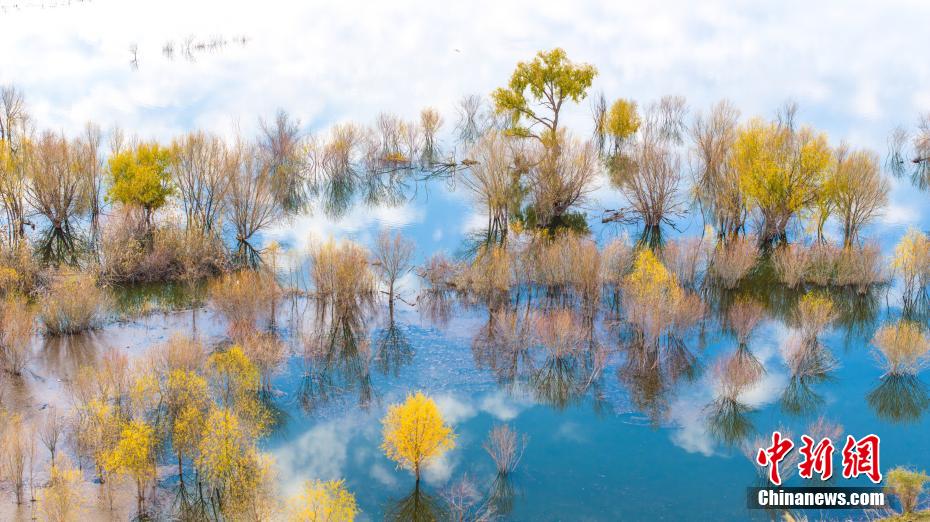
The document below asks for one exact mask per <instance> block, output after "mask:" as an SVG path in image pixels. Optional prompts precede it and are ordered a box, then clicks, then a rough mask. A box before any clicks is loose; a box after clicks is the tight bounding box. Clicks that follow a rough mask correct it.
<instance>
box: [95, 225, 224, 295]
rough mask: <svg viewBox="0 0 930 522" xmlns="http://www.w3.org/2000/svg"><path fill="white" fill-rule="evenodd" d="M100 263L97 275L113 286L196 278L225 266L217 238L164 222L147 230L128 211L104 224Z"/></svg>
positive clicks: (199, 230)
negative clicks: (115, 284)
mask: <svg viewBox="0 0 930 522" xmlns="http://www.w3.org/2000/svg"><path fill="white" fill-rule="evenodd" d="M100 262H101V266H100V273H101V276H102V277H103V278H104V279H106V280H107V281H110V282H114V283H135V282H156V281H171V280H179V279H188V280H190V279H200V278H203V277H207V276H211V275H216V274H218V273H220V272H222V271H224V270H226V269H227V268H228V267H229V262H228V256H227V253H226V249H225V247H224V246H223V242H222V241H221V240H220V238H219V237H218V236H216V235H214V234H211V233H207V232H203V231H202V230H201V229H199V228H193V229H189V230H185V229H183V228H181V227H180V226H179V225H177V224H173V223H167V222H166V223H162V224H158V225H156V226H154V229H153V230H149V229H148V227H147V226H146V225H145V223H144V222H143V221H142V217H141V216H139V215H138V213H134V212H131V211H130V210H129V209H124V211H123V212H121V213H119V214H117V215H116V216H114V217H113V218H111V219H110V220H109V221H107V223H106V226H105V227H104V230H103V234H102V237H101V241H100Z"/></svg>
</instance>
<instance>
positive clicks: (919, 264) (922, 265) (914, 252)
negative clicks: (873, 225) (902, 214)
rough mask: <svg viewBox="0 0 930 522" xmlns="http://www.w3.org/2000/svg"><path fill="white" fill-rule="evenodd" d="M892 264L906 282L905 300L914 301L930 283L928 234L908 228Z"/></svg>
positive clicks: (929, 244) (929, 240)
mask: <svg viewBox="0 0 930 522" xmlns="http://www.w3.org/2000/svg"><path fill="white" fill-rule="evenodd" d="M891 266H892V268H894V271H895V274H896V275H898V276H900V277H901V280H902V282H903V284H904V300H905V302H913V301H914V300H915V299H917V298H918V297H920V296H921V295H923V294H924V292H925V291H926V288H927V285H928V284H930V239H928V238H927V235H926V234H924V233H922V232H920V231H918V230H916V229H913V228H912V229H910V230H908V231H907V234H905V235H904V237H903V238H902V239H901V242H900V243H898V246H896V247H895V249H894V260H893V261H892V263H891Z"/></svg>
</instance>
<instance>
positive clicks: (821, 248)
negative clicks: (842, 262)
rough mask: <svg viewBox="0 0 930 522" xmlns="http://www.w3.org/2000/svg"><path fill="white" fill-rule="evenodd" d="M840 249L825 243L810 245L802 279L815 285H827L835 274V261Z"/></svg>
mask: <svg viewBox="0 0 930 522" xmlns="http://www.w3.org/2000/svg"><path fill="white" fill-rule="evenodd" d="M839 256H840V249H839V248H837V247H836V246H834V245H830V244H827V243H818V244H816V245H814V246H813V247H811V249H810V252H809V254H808V259H807V270H806V271H805V275H804V280H805V281H806V282H808V283H813V284H815V285H817V286H829V285H830V283H831V282H832V281H833V278H834V274H836V262H837V259H838V258H839Z"/></svg>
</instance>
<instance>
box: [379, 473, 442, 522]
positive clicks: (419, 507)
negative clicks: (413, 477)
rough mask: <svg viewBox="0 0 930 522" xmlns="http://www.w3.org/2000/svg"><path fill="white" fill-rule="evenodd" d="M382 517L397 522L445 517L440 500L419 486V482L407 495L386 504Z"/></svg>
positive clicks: (428, 520) (432, 521) (431, 520)
mask: <svg viewBox="0 0 930 522" xmlns="http://www.w3.org/2000/svg"><path fill="white" fill-rule="evenodd" d="M384 518H385V520H396V521H398V522H434V521H436V520H444V519H445V518H444V513H443V510H442V504H441V502H439V500H438V499H437V498H436V497H434V496H433V495H431V494H429V493H428V492H426V490H424V489H423V488H422V487H420V484H419V483H417V485H416V486H415V487H414V488H413V491H412V492H411V493H410V494H409V495H407V496H405V497H403V498H402V499H400V500H398V501H397V502H395V503H393V504H392V505H390V506H388V508H387V509H386V510H385V516H384Z"/></svg>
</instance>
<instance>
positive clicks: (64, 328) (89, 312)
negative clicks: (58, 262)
mask: <svg viewBox="0 0 930 522" xmlns="http://www.w3.org/2000/svg"><path fill="white" fill-rule="evenodd" d="M106 302H107V297H106V294H105V293H104V291H103V290H101V289H100V288H99V287H98V286H97V283H96V281H95V280H94V277H93V276H92V275H89V274H84V273H76V272H70V271H67V270H65V271H61V272H59V273H57V274H55V275H54V276H53V278H52V282H51V284H50V285H49V288H48V293H47V294H46V295H45V296H43V298H42V306H41V311H40V312H39V317H40V319H41V320H42V324H44V325H45V332H46V333H47V334H48V335H65V334H74V333H78V332H83V331H85V330H92V329H95V328H98V327H100V325H101V323H102V321H103V314H104V310H105V307H106Z"/></svg>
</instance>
